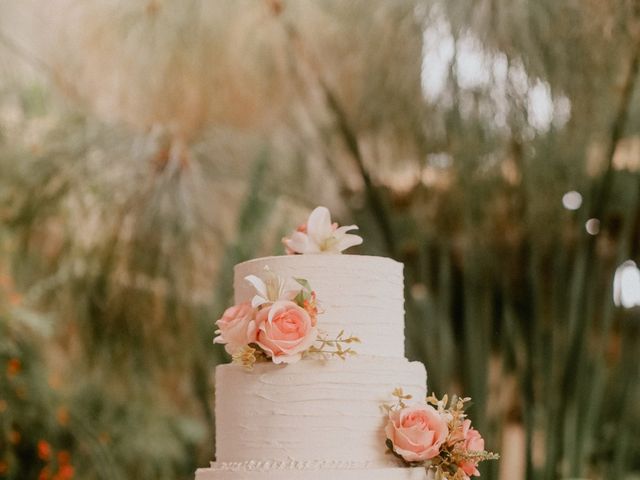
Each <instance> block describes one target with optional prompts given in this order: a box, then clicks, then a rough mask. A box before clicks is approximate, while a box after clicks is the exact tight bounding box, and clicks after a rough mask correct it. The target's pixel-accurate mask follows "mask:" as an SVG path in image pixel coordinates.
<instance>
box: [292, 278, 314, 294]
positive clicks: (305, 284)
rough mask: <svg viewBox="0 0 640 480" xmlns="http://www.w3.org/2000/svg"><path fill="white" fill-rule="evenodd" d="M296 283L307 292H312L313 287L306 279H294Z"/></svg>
mask: <svg viewBox="0 0 640 480" xmlns="http://www.w3.org/2000/svg"><path fill="white" fill-rule="evenodd" d="M294 280H295V281H296V282H298V283H299V284H300V285H302V287H303V288H304V289H305V290H306V291H307V292H311V291H312V290H311V285H309V281H308V280H307V279H305V278H294Z"/></svg>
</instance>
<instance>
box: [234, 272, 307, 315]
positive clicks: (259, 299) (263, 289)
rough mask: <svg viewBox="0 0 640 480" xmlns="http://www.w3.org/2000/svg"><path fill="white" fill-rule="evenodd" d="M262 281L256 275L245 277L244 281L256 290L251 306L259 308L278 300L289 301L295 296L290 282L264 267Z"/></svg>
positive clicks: (295, 292)
mask: <svg viewBox="0 0 640 480" xmlns="http://www.w3.org/2000/svg"><path fill="white" fill-rule="evenodd" d="M264 270H265V274H264V279H262V278H260V277H257V276H256V275H247V276H246V277H244V279H245V280H246V281H247V282H249V283H250V284H251V285H253V288H255V289H256V295H255V296H254V297H253V298H252V299H251V306H252V307H253V308H259V307H261V306H262V305H265V304H269V303H274V302H277V301H280V300H291V299H292V298H293V297H295V295H296V294H297V291H296V290H295V289H294V288H293V286H292V285H291V284H290V282H288V281H286V280H285V279H284V278H282V277H279V276H278V275H276V274H275V273H273V272H272V271H271V270H269V268H268V267H265V269H264Z"/></svg>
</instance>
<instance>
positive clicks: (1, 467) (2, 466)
mask: <svg viewBox="0 0 640 480" xmlns="http://www.w3.org/2000/svg"><path fill="white" fill-rule="evenodd" d="M7 470H9V464H8V463H7V462H5V461H4V460H0V475H4V474H5V473H7Z"/></svg>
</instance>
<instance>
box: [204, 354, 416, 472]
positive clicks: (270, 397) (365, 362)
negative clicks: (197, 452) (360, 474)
mask: <svg viewBox="0 0 640 480" xmlns="http://www.w3.org/2000/svg"><path fill="white" fill-rule="evenodd" d="M396 387H402V388H403V389H404V391H405V392H406V393H409V394H411V395H413V396H414V398H416V399H421V398H424V397H425V396H426V372H425V369H424V366H423V365H422V363H419V362H409V361H408V360H406V359H405V358H380V357H377V358H375V357H364V356H357V357H352V358H349V359H348V360H346V361H341V360H330V361H322V360H308V359H307V360H303V361H300V362H298V363H295V364H292V365H286V366H283V365H274V364H272V363H259V364H256V365H255V367H254V369H253V371H251V372H247V371H246V370H244V369H243V368H241V367H239V366H238V365H220V366H218V367H217V368H216V452H217V460H218V461H219V462H248V461H251V460H266V459H271V460H279V461H288V460H295V461H307V460H311V461H314V460H331V461H339V462H346V461H348V462H374V463H378V464H379V463H384V462H389V461H390V460H393V458H392V457H390V456H389V455H388V454H386V453H385V452H386V448H385V445H384V442H385V435H384V430H383V429H384V423H385V417H384V414H383V412H382V410H381V405H382V404H383V403H389V402H391V401H392V400H393V398H392V397H391V392H392V391H393V389H394V388H396ZM305 478H307V477H305Z"/></svg>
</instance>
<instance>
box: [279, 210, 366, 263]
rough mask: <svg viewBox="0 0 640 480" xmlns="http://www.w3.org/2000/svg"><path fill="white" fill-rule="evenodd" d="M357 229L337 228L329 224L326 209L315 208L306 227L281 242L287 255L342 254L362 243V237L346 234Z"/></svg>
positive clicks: (348, 227)
mask: <svg viewBox="0 0 640 480" xmlns="http://www.w3.org/2000/svg"><path fill="white" fill-rule="evenodd" d="M357 229H358V227H357V226H356V225H348V226H344V227H338V225H337V224H336V223H332V222H331V214H330V213H329V210H328V209H327V208H326V207H316V208H315V209H314V210H313V211H312V212H311V214H310V215H309V219H308V220H307V223H306V225H303V226H301V227H299V228H298V230H297V231H295V232H294V233H293V234H292V235H291V237H290V238H284V239H283V240H282V241H283V242H284V244H285V246H286V247H287V251H288V252H289V253H342V251H343V250H346V249H347V248H349V247H353V246H355V245H360V244H361V243H362V237H360V236H358V235H354V234H351V233H347V232H349V231H350V230H357Z"/></svg>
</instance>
